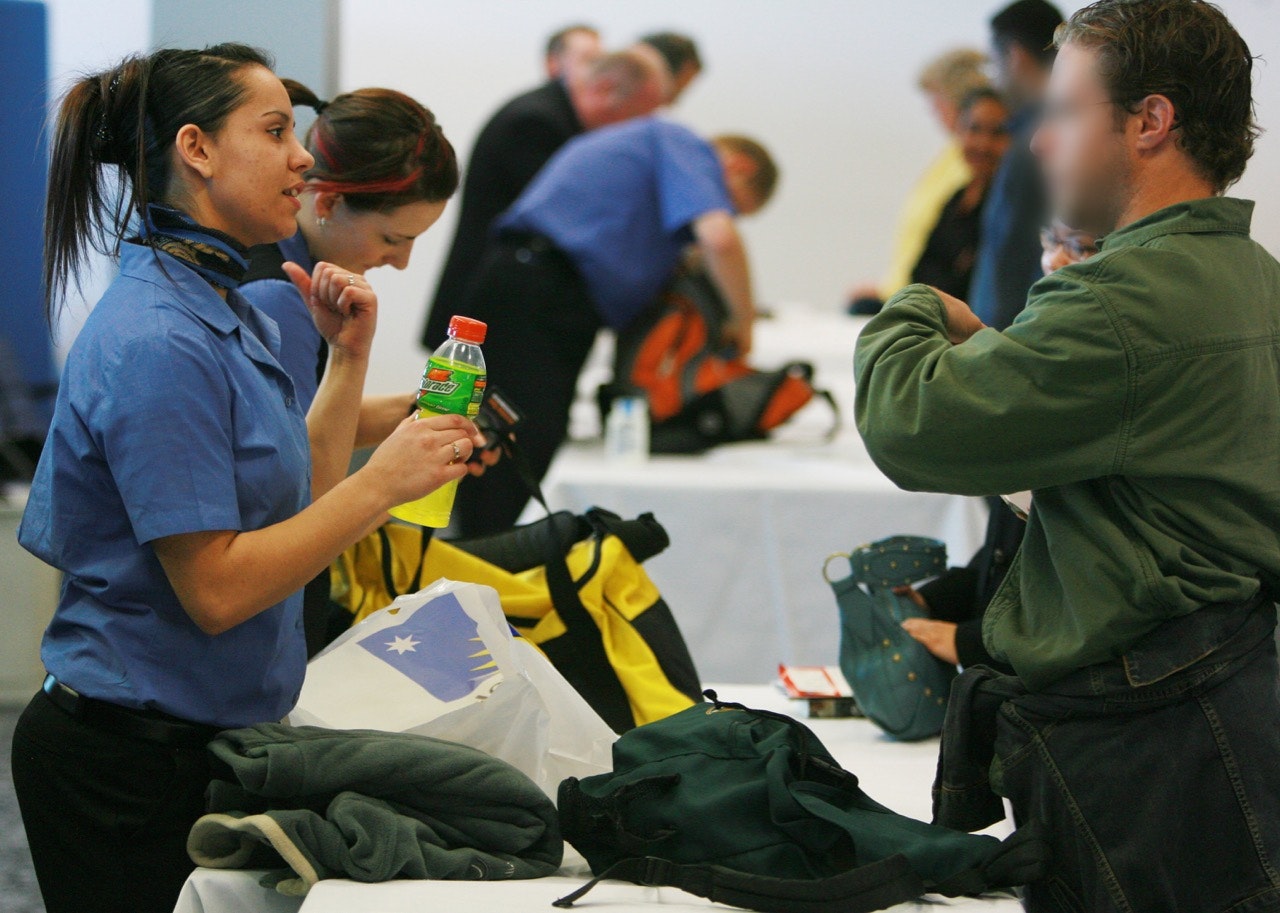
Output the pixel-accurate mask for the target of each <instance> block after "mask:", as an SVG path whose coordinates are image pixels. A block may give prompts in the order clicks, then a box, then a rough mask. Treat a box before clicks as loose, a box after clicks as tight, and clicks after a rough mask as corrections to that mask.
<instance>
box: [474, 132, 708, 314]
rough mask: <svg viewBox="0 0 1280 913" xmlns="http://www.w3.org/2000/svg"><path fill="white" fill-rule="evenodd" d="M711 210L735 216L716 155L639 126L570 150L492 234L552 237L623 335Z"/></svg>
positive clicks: (683, 136) (696, 140)
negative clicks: (696, 225)
mask: <svg viewBox="0 0 1280 913" xmlns="http://www.w3.org/2000/svg"><path fill="white" fill-rule="evenodd" d="M717 210H721V211H725V212H733V211H734V210H733V203H732V201H731V200H730V198H729V191H728V189H727V188H726V187H725V183H724V169H723V168H722V167H721V164H720V159H719V156H717V155H716V151H715V149H714V148H713V147H712V146H711V144H710V143H708V142H707V141H706V140H704V139H702V138H701V137H699V136H698V135H697V134H695V133H693V132H692V131H691V130H689V129H687V128H686V127H682V126H680V125H679V124H675V123H672V122H670V121H666V120H660V119H657V118H652V117H645V118H638V119H636V120H631V121H627V122H626V123H623V124H618V125H616V126H612V127H604V128H601V129H599V130H593V131H591V132H590V133H586V134H584V135H582V136H579V137H576V138H575V139H572V140H570V141H569V142H568V143H566V144H565V145H564V146H563V147H562V148H561V149H560V151H559V152H557V153H556V154H555V155H554V156H553V157H552V158H551V160H550V161H549V162H547V164H546V165H545V166H544V167H543V169H542V170H541V171H540V172H538V176H537V177H536V178H534V180H533V183H532V184H530V185H529V187H528V188H527V189H526V190H525V191H524V193H522V194H521V195H520V197H519V199H517V200H516V201H515V203H513V204H512V206H511V208H510V209H508V210H507V212H506V213H504V214H503V216H502V217H501V218H500V219H499V220H498V223H497V229H498V231H500V232H501V231H517V232H533V233H536V234H539V235H544V236H545V237H547V238H549V239H550V240H551V241H552V242H553V243H554V244H555V245H556V247H558V248H559V249H560V250H561V251H563V252H564V253H565V254H567V255H568V256H569V258H570V259H571V260H573V262H574V264H576V266H577V267H578V271H579V272H580V273H581V274H582V278H583V280H584V281H585V282H586V285H587V290H588V292H589V293H590V294H591V298H592V300H593V301H594V303H595V305H596V308H597V310H598V311H599V312H600V317H601V319H602V320H603V321H604V322H605V323H606V324H608V325H609V326H611V327H613V328H614V329H622V328H624V327H626V326H627V324H629V323H630V322H631V321H632V320H633V319H634V318H635V317H636V316H637V315H639V313H640V312H641V311H643V310H644V309H645V308H646V307H647V306H648V305H649V304H651V303H652V302H653V300H654V298H655V297H656V296H657V294H658V292H659V291H661V289H662V286H663V285H664V284H665V283H666V282H667V280H669V279H670V278H671V274H672V272H673V271H674V270H675V267H676V264H677V263H678V262H679V260H680V254H681V252H682V251H683V250H684V248H685V246H686V245H687V244H689V242H691V241H692V240H693V232H692V226H691V223H692V222H693V221H694V220H696V219H697V218H698V217H699V216H703V215H706V214H707V213H709V212H714V211H717Z"/></svg>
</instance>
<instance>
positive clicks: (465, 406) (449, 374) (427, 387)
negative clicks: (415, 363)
mask: <svg viewBox="0 0 1280 913" xmlns="http://www.w3.org/2000/svg"><path fill="white" fill-rule="evenodd" d="M484 390H485V375H484V374H478V373H476V372H474V371H467V370H465V369H463V368H462V367H460V366H458V365H455V364H452V363H450V362H448V361H445V360H444V359H440V358H432V359H431V360H430V361H428V362H427V370H426V371H424V372H423V374H422V386H421V387H420V388H419V389H418V408H419V409H422V410H425V411H427V412H434V413H436V414H437V415H465V416H467V417H468V418H475V417H476V416H477V415H478V414H479V413H480V403H481V402H482V401H483V400H484Z"/></svg>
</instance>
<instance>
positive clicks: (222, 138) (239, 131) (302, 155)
mask: <svg viewBox="0 0 1280 913" xmlns="http://www.w3.org/2000/svg"><path fill="white" fill-rule="evenodd" d="M238 78H239V79H240V80H241V82H242V84H243V85H244V87H245V90H246V95H245V99H244V102H243V104H241V105H240V107H238V108H237V109H236V110H234V111H232V112H231V114H229V115H228V116H227V119H226V120H225V121H224V122H223V124H222V126H221V127H220V128H219V129H218V130H217V131H216V132H214V133H205V132H204V131H201V130H200V129H199V128H198V127H195V126H193V125H188V126H187V127H184V128H183V129H182V130H181V131H179V133H178V137H177V140H176V145H177V155H178V156H179V159H180V160H181V161H180V164H181V165H182V166H183V167H180V168H178V169H175V174H178V175H186V176H188V178H187V180H188V183H189V186H188V187H186V188H185V190H184V189H177V190H176V191H175V194H176V196H178V197H180V201H181V202H182V204H183V205H184V208H186V209H187V211H188V214H189V215H190V216H191V217H192V218H194V219H195V220H196V221H198V222H200V223H201V224H202V225H207V226H208V227H210V228H215V229H218V230H219V231H222V232H225V233H226V234H228V235H230V236H231V237H233V238H235V239H236V240H237V241H239V242H240V243H242V244H246V245H254V244H274V243H275V242H277V241H281V240H283V239H285V238H288V237H289V236H291V235H292V234H293V233H294V232H295V231H296V230H297V217H298V211H299V209H300V208H301V205H300V203H299V200H298V194H299V193H300V191H301V190H302V188H303V187H304V186H305V185H304V184H303V181H302V174H303V172H305V171H306V170H307V169H308V168H310V167H311V166H312V165H314V164H315V160H314V159H313V158H312V157H311V154H310V153H309V152H307V150H306V149H304V148H303V147H302V144H301V143H299V142H298V138H297V137H296V136H294V134H293V107H292V105H291V104H290V102H289V94H288V93H287V92H286V91H285V88H284V85H283V84H282V83H281V82H280V80H279V79H278V78H276V75H275V74H274V73H272V72H271V71H270V70H268V69H265V68H264V67H257V66H255V67H248V68H246V69H244V70H242V71H241V72H240V74H239V75H238ZM192 172H194V173H195V175H198V179H195V180H192ZM179 179H180V180H181V178H179Z"/></svg>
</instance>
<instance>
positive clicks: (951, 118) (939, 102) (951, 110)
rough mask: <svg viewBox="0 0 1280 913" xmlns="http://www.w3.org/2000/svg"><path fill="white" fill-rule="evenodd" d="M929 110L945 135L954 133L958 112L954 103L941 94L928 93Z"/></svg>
mask: <svg viewBox="0 0 1280 913" xmlns="http://www.w3.org/2000/svg"><path fill="white" fill-rule="evenodd" d="M929 109H930V110H931V111H933V116H934V117H936V118H937V119H938V123H939V124H941V125H942V129H943V130H946V131H947V133H955V132H956V127H957V124H958V122H959V119H960V112H959V110H957V108H956V103H955V102H953V101H952V100H951V99H950V98H948V97H947V96H945V95H943V94H942V93H941V92H930V93H929Z"/></svg>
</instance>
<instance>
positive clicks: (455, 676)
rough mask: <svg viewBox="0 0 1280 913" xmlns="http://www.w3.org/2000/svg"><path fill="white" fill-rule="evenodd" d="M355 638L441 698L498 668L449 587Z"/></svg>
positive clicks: (458, 694)
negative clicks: (400, 616) (391, 621)
mask: <svg viewBox="0 0 1280 913" xmlns="http://www.w3.org/2000/svg"><path fill="white" fill-rule="evenodd" d="M387 637H391V638H392V639H391V640H387ZM356 643H358V644H360V646H361V647H363V648H364V649H366V650H368V651H369V652H370V653H371V654H373V655H374V656H376V657H377V658H378V659H379V660H381V661H382V662H384V663H386V664H387V665H388V666H390V667H391V668H393V669H395V670H396V671H397V672H400V673H401V674H403V675H405V676H407V677H408V678H409V679H411V680H412V681H414V682H416V683H417V684H418V685H420V686H421V687H422V688H423V689H425V690H426V691H427V692H429V693H430V694H431V695H432V696H434V697H435V698H437V699H438V700H441V701H446V702H448V701H456V700H459V699H461V698H464V697H466V696H467V695H469V694H471V693H472V692H474V691H475V690H476V688H477V687H478V685H479V684H480V683H481V682H483V681H486V680H487V679H489V678H491V677H492V676H494V675H496V674H498V668H497V664H496V663H495V662H494V659H493V657H492V656H491V655H489V651H488V650H487V649H486V648H485V645H484V642H483V641H482V640H481V638H480V634H479V631H477V629H476V623H475V621H474V620H473V619H472V618H471V617H470V616H468V615H467V613H466V611H465V610H464V609H463V608H462V604H461V603H460V602H458V598H457V597H456V596H455V595H454V594H453V593H446V594H444V595H443V596H439V597H437V598H436V599H434V600H432V602H431V603H430V604H429V605H426V606H423V607H422V609H420V610H419V611H417V612H415V613H414V614H413V615H412V616H410V617H409V618H408V619H406V620H405V621H403V622H401V623H400V624H397V625H391V626H389V627H386V628H383V629H382V630H381V631H375V632H373V633H371V634H369V635H368V636H366V637H363V638H361V639H360V640H358V641H356ZM419 647H422V649H421V650H419V649H418V648H419Z"/></svg>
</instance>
